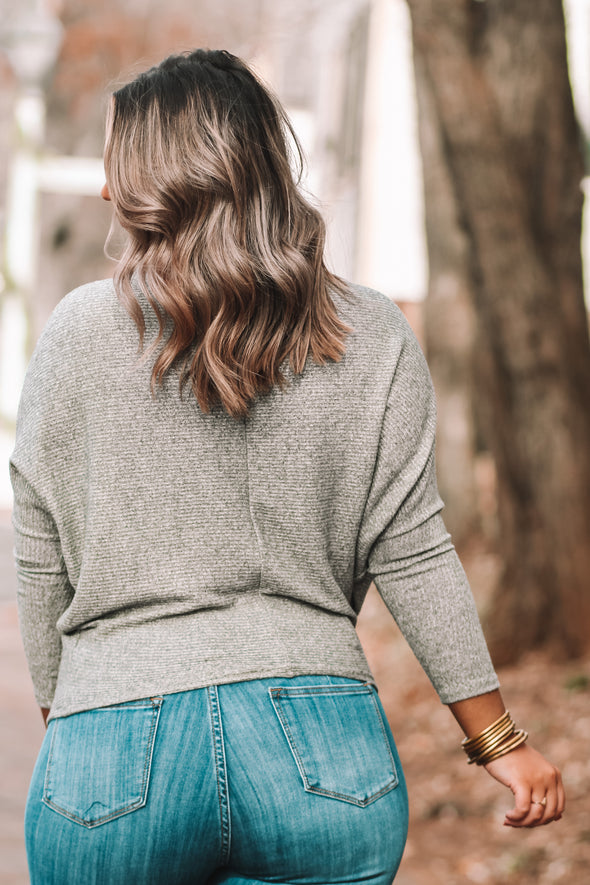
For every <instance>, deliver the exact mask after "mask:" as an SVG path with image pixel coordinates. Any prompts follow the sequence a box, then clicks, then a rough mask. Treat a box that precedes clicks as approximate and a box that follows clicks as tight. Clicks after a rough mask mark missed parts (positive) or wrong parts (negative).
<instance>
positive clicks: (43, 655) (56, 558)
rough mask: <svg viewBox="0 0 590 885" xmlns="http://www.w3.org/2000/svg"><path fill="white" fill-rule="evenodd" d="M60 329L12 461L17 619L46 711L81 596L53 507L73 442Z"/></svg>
mask: <svg viewBox="0 0 590 885" xmlns="http://www.w3.org/2000/svg"><path fill="white" fill-rule="evenodd" d="M56 313H57V312H56ZM56 326H57V324H56V323H55V321H51V320H50V322H49V323H48V326H47V327H46V331H45V332H44V333H43V335H42V336H41V338H40V340H39V342H38V344H37V348H36V350H35V354H34V355H33V358H32V360H31V363H30V365H29V368H28V370H27V375H26V378H25V383H24V387H23V392H22V395H21V400H20V404H19V411H18V417H17V429H16V444H15V448H14V451H13V453H12V456H11V459H10V478H11V481H12V487H13V491H14V505H13V516H12V521H13V528H14V553H15V563H16V573H17V591H18V596H17V601H18V614H19V622H20V628H21V634H22V637H23V644H24V649H25V654H26V657H27V662H28V666H29V670H30V673H31V677H32V681H33V688H34V692H35V697H36V700H37V702H38V704H39V705H40V706H41V707H50V706H51V703H52V701H53V697H54V694H55V688H56V684H57V676H58V671H59V664H60V659H61V636H60V633H59V630H58V621H59V618H60V617H61V615H62V614H63V613H64V611H65V610H66V609H67V607H68V606H69V605H70V603H71V601H72V598H73V595H74V590H73V588H72V586H71V585H70V581H69V578H68V571H67V568H66V564H65V562H64V557H63V554H62V548H61V544H60V536H59V531H58V527H57V526H56V523H55V519H54V513H55V509H56V508H55V506H54V502H53V506H52V501H51V496H52V495H53V494H54V493H55V482H54V479H53V477H54V473H55V465H56V464H59V463H60V461H61V460H62V458H63V451H64V448H65V446H64V444H63V441H64V439H65V438H66V437H68V436H69V437H71V436H72V428H71V423H70V417H71V413H72V403H71V402H70V401H68V400H67V396H66V395H65V394H64V390H65V389H66V386H65V385H64V383H63V381H64V379H63V377H62V372H61V369H60V365H61V364H62V363H63V362H67V360H66V359H64V358H63V350H64V347H63V341H62V340H61V337H62V336H59V335H57V334H56ZM57 328H58V329H59V327H58V326H57Z"/></svg>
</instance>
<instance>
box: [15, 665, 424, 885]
mask: <svg viewBox="0 0 590 885" xmlns="http://www.w3.org/2000/svg"><path fill="white" fill-rule="evenodd" d="M407 817H408V806H407V794H406V788H405V783H404V780H403V774H402V771H401V767H400V763H399V758H398V755H397V751H396V748H395V744H394V741H393V738H392V735H391V732H390V729H389V726H388V724H387V721H386V719H385V715H384V713H383V709H382V707H381V703H380V701H379V698H378V696H377V693H376V691H375V689H374V688H373V687H372V686H370V685H367V684H364V683H362V682H358V681H356V680H352V679H345V678H342V677H330V676H299V677H296V678H293V679H286V678H272V679H259V680H254V681H250V682H237V683H232V684H228V685H219V686H211V687H209V688H202V689H197V690H194V691H185V692H179V693H176V694H171V695H165V696H164V697H157V698H147V699H144V700H139V701H131V702H128V703H122V704H117V705H114V706H112V707H103V708H100V709H96V710H90V711H87V712H83V713H75V714H73V715H71V716H66V717H63V718H56V719H54V720H52V721H51V722H50V723H49V728H48V730H47V734H46V737H45V740H44V742H43V746H42V748H41V752H40V754H39V758H38V760H37V765H36V767H35V771H34V774H33V779H32V783H31V788H30V792H29V799H28V803H27V811H26V820H25V830H26V843H27V853H28V858H29V867H30V874H31V883H32V885H147V883H154V885H155V883H174V885H180V883H194V885H200V883H203V885H205V883H209V885H238V883H250V885H256V883H263V882H264V883H266V882H277V883H278V882H281V883H293V885H294V883H298V885H299V883H301V885H304V883H305V885H308V883H309V885H311V883H323V885H329V883H340V882H347V883H357V882H363V883H374V885H387V883H391V882H392V881H393V878H394V875H395V873H396V870H397V868H398V865H399V862H400V860H401V855H402V851H403V847H404V844H405V840H406V833H407Z"/></svg>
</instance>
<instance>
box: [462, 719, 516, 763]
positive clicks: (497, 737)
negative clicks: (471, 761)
mask: <svg viewBox="0 0 590 885" xmlns="http://www.w3.org/2000/svg"><path fill="white" fill-rule="evenodd" d="M515 729H516V726H515V724H514V722H513V721H512V720H510V721H509V722H506V723H505V724H504V725H503V727H502V728H498V729H496V730H495V731H494V732H492V733H491V734H489V735H488V736H487V737H485V738H478V739H477V741H474V742H472V743H469V744H464V745H463V749H464V750H465V752H466V753H467V755H468V756H478V755H481V754H482V753H487V752H489V750H491V749H493V747H496V746H497V745H498V744H501V743H502V742H503V741H505V740H506V739H507V738H509V737H510V735H512V734H514V731H515Z"/></svg>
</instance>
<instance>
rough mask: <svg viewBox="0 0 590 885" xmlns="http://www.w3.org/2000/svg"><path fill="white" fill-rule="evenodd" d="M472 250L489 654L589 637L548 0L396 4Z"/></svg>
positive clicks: (572, 299)
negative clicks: (491, 483) (486, 491)
mask: <svg viewBox="0 0 590 885" xmlns="http://www.w3.org/2000/svg"><path fill="white" fill-rule="evenodd" d="M408 3H409V7H410V12H411V15H412V27H413V40H414V49H415V54H416V58H417V60H418V64H420V65H422V66H423V70H424V75H425V76H426V77H427V78H428V81H429V83H430V88H431V90H432V95H433V97H434V102H435V105H436V110H437V114H438V119H439V122H440V126H441V131H442V133H443V140H444V148H445V156H446V161H447V165H448V169H449V172H450V177H451V180H452V182H453V187H454V189H455V193H456V198H457V204H458V206H459V207H460V211H461V220H462V224H463V226H464V229H465V232H466V235H467V238H468V241H469V247H470V264H471V276H472V290H473V293H474V309H475V314H476V316H477V327H478V328H477V334H478V342H477V347H476V354H477V359H476V368H477V379H478V387H477V389H478V409H479V413H480V415H481V417H482V420H483V425H484V432H485V436H486V441H487V443H488V444H489V447H490V449H491V451H492V453H493V455H494V458H495V462H496V469H497V475H498V504H499V515H500V531H501V547H502V554H503V558H504V562H505V567H504V572H503V575H502V578H501V582H500V584H499V586H498V590H497V593H496V597H495V599H494V601H493V605H492V609H491V615H490V618H489V622H488V637H489V639H490V643H491V646H492V651H493V653H494V655H495V659H496V661H497V662H498V663H499V662H504V661H508V660H514V659H516V658H517V657H518V655H519V653H521V652H522V651H524V650H526V649H529V648H534V647H536V646H539V645H547V646H551V647H553V648H554V649H555V650H556V651H559V652H560V653H562V654H566V655H569V656H575V655H578V654H580V653H581V652H582V651H583V650H584V649H585V648H588V647H589V646H590V593H589V592H588V588H589V586H590V544H589V543H588V526H590V408H589V406H590V395H589V391H590V344H589V339H588V325H587V317H586V311H585V306H584V298H583V285H582V266H581V255H580V233H581V210H582V192H581V187H580V184H581V179H582V176H583V159H582V151H581V139H580V136H579V131H578V127H577V124H576V120H575V115H574V110H573V104H572V97H571V90H570V85H569V80H568V71H567V58H566V47H565V28H564V21H563V10H562V6H561V2H560V0H494V3H491V2H476V0H408Z"/></svg>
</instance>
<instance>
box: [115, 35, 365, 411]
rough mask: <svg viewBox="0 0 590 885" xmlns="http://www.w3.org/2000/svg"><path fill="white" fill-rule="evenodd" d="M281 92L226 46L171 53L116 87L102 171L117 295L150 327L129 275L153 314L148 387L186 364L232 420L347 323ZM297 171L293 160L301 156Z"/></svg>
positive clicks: (206, 398)
mask: <svg viewBox="0 0 590 885" xmlns="http://www.w3.org/2000/svg"><path fill="white" fill-rule="evenodd" d="M288 134H289V135H290V137H291V139H292V143H293V145H294V146H295V149H296V152H297V157H298V159H299V162H300V164H301V151H300V148H299V144H298V142H297V138H296V136H295V134H294V132H293V130H292V128H291V126H290V124H289V121H288V119H287V117H286V115H285V113H284V111H283V109H282V107H281V105H280V104H279V103H278V101H277V100H276V99H275V98H273V96H272V95H271V94H270V93H269V92H268V90H267V89H266V88H265V87H263V86H262V85H261V83H260V82H259V81H258V80H257V79H256V77H255V76H254V75H253V73H252V72H251V71H250V70H249V69H248V67H247V66H246V65H245V64H244V63H243V62H241V61H240V60H239V59H238V58H236V57H235V56H232V55H230V54H229V53H227V52H224V51H207V50H197V51H195V52H192V53H190V54H186V55H176V56H171V57H170V58H168V59H166V60H165V61H163V62H162V63H161V64H160V65H159V66H158V67H155V68H152V69H150V70H149V71H147V72H146V73H144V74H141V75H140V76H139V77H138V78H137V79H136V80H134V81H133V82H132V83H129V84H128V85H126V86H124V87H123V88H122V89H119V90H118V91H117V92H115V93H114V95H113V99H112V102H111V105H110V109H109V113H108V119H107V138H106V145H105V171H106V178H107V185H108V188H109V192H110V195H111V198H112V200H113V204H114V209H115V215H116V217H117V218H118V220H119V222H120V223H121V225H122V226H123V228H124V229H125V231H126V232H127V235H128V236H127V241H126V245H125V249H124V252H123V254H122V256H121V258H120V260H119V262H118V265H117V268H116V271H115V287H116V291H117V294H118V297H119V298H120V300H121V301H122V303H123V304H124V306H125V307H126V309H127V310H128V312H129V313H130V315H131V316H132V318H133V319H134V321H135V323H136V324H137V327H138V329H139V334H140V347H142V346H143V340H144V335H145V318H144V315H143V312H142V309H141V307H140V304H139V302H138V300H137V297H136V294H135V292H134V288H133V285H132V279H134V280H136V281H137V283H138V284H139V286H140V288H141V290H142V291H143V293H144V294H145V296H146V297H147V298H148V300H149V302H150V304H151V306H152V308H153V310H154V311H155V313H156V315H157V317H158V321H159V333H158V337H157V340H156V342H155V343H154V353H155V354H157V355H156V357H155V361H154V365H153V370H152V389H155V387H156V386H157V385H160V384H162V382H163V380H164V377H165V376H166V374H167V373H168V371H169V370H170V369H171V368H172V367H173V366H174V365H175V364H176V365H180V367H181V371H180V379H181V385H185V384H187V383H189V384H190V386H191V387H192V390H193V392H194V394H195V396H196V398H197V401H198V403H199V406H200V407H201V409H202V410H203V411H209V410H210V409H211V407H212V406H213V405H215V404H219V403H220V404H221V405H222V406H223V408H224V409H225V410H226V411H227V412H228V413H229V414H230V415H232V416H234V417H242V416H245V415H247V414H248V408H249V406H250V405H251V403H252V401H253V400H254V399H255V398H256V397H257V396H258V395H259V394H262V393H265V392H267V391H269V390H270V389H271V388H272V387H273V386H275V385H283V384H284V381H285V378H284V373H283V371H282V368H281V366H282V365H283V364H284V362H285V360H287V359H288V361H289V363H290V366H291V368H292V370H293V371H294V372H295V373H296V374H298V373H301V372H302V371H303V369H304V366H305V362H306V360H307V358H308V356H309V355H311V357H312V358H313V360H314V361H315V362H316V363H318V364H321V365H323V364H325V363H326V362H327V361H329V360H334V361H337V360H339V359H340V358H341V357H342V355H343V353H344V350H345V339H346V336H347V334H348V332H349V331H350V329H349V328H348V327H347V326H346V325H345V324H344V323H343V322H342V321H341V320H340V319H339V317H338V315H337V312H336V308H335V306H334V303H333V300H332V297H331V295H330V291H331V290H337V291H340V292H343V293H344V292H345V291H346V287H345V284H344V283H343V282H342V281H341V280H339V279H338V278H337V277H335V276H334V275H333V274H331V273H330V272H329V271H328V270H327V268H326V266H325V264H324V257H323V256H324V243H325V227H324V223H323V220H322V218H321V217H320V215H319V213H318V212H317V211H316V210H315V209H314V208H313V207H312V206H311V205H310V204H309V202H308V201H307V200H306V199H305V198H304V197H303V195H302V194H301V192H300V191H299V189H298V182H297V181H295V180H294V177H293V173H292V170H291V165H290V154H289V146H288V145H289V142H288V137H287V136H288ZM300 169H301V165H300Z"/></svg>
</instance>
